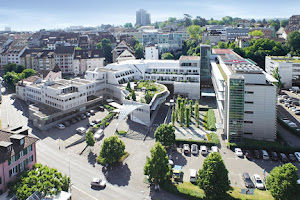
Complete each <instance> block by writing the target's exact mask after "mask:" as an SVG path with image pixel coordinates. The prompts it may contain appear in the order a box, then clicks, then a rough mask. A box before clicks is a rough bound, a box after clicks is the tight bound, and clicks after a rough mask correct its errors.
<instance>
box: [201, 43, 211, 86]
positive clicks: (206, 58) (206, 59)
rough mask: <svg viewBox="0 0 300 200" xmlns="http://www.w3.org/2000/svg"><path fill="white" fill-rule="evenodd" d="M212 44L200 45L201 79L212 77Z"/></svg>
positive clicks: (205, 79)
mask: <svg viewBox="0 0 300 200" xmlns="http://www.w3.org/2000/svg"><path fill="white" fill-rule="evenodd" d="M210 51H211V46H210V45H200V75H201V81H202V80H203V81H207V80H210V79H211V66H210V55H211V52H210Z"/></svg>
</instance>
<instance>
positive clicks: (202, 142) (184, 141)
mask: <svg viewBox="0 0 300 200" xmlns="http://www.w3.org/2000/svg"><path fill="white" fill-rule="evenodd" d="M183 144H189V145H192V144H197V145H199V146H200V145H205V146H208V147H212V146H216V145H218V144H216V143H214V142H213V141H207V140H190V139H176V145H177V146H180V145H183Z"/></svg>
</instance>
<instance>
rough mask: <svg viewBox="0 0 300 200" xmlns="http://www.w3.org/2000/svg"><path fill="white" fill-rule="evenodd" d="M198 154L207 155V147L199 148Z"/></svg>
mask: <svg viewBox="0 0 300 200" xmlns="http://www.w3.org/2000/svg"><path fill="white" fill-rule="evenodd" d="M200 152H201V154H202V155H207V153H208V151H207V147H206V146H204V145H201V146H200Z"/></svg>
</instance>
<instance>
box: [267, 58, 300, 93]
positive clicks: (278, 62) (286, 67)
mask: <svg viewBox="0 0 300 200" xmlns="http://www.w3.org/2000/svg"><path fill="white" fill-rule="evenodd" d="M265 66H266V72H267V73H268V74H270V75H273V71H274V70H275V69H276V68H278V72H279V75H280V77H281V79H280V80H281V83H282V87H283V88H291V87H292V85H293V83H294V84H299V83H300V82H299V80H300V57H285V56H266V65H265Z"/></svg>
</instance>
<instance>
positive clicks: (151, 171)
mask: <svg viewBox="0 0 300 200" xmlns="http://www.w3.org/2000/svg"><path fill="white" fill-rule="evenodd" d="M150 152H151V157H150V158H149V157H147V161H146V164H145V166H144V175H148V176H149V180H150V181H151V182H152V183H155V184H158V183H160V182H162V181H164V180H167V179H168V178H169V177H170V172H171V166H170V165H168V163H169V160H168V157H167V152H166V150H165V148H164V147H163V146H162V145H161V144H160V143H159V142H156V144H155V146H154V148H152V149H151V150H150Z"/></svg>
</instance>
